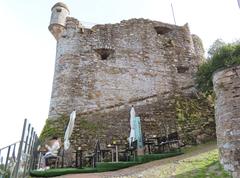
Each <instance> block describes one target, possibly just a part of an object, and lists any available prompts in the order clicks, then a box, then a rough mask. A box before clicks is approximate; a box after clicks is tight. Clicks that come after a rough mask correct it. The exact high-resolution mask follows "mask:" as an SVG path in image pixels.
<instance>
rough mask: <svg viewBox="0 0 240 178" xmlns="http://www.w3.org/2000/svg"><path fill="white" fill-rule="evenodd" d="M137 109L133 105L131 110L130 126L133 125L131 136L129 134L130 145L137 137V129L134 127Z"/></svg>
mask: <svg viewBox="0 0 240 178" xmlns="http://www.w3.org/2000/svg"><path fill="white" fill-rule="evenodd" d="M135 115H136V113H135V110H134V107H133V106H132V108H131V111H130V127H131V131H130V136H129V145H131V142H132V141H134V140H135V139H136V138H135V129H134V119H135Z"/></svg>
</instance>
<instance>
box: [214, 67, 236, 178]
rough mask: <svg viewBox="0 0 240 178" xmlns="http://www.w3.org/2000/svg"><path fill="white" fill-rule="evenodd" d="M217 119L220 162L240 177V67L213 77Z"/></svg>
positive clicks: (234, 175)
mask: <svg viewBox="0 0 240 178" xmlns="http://www.w3.org/2000/svg"><path fill="white" fill-rule="evenodd" d="M213 84H214V91H215V93H216V105H215V118H216V132H217V142H218V147H219V153H220V161H221V163H222V164H223V166H224V168H225V169H226V170H228V171H230V172H231V173H232V175H233V177H234V178H239V177H240V66H234V67H231V68H227V69H225V70H220V71H217V72H215V73H214V75H213Z"/></svg>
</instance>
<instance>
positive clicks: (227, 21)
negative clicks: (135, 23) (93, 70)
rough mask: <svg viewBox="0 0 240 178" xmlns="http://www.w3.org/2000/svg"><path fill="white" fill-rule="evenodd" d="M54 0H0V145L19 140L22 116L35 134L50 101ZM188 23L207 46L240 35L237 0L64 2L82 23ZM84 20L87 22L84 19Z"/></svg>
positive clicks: (54, 47)
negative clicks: (143, 20) (132, 20)
mask: <svg viewBox="0 0 240 178" xmlns="http://www.w3.org/2000/svg"><path fill="white" fill-rule="evenodd" d="M56 2H57V1H55V0H38V1H36V0H24V1H20V0H0V23H1V25H0V34H1V38H0V82H1V86H0V148H1V147H2V146H5V145H7V144H10V143H12V142H15V141H17V140H19V139H20V136H21V128H22V124H23V120H24V118H28V120H29V121H30V122H31V123H32V125H33V126H34V127H35V129H36V131H37V133H38V134H40V131H41V129H42V127H43V125H44V123H45V120H46V118H47V114H48V107H49V102H50V95H51V87H52V78H53V72H54V60H55V52H56V41H55V39H54V38H53V37H52V35H51V34H50V33H49V32H48V24H49V21H50V16H51V7H52V6H53V5H54V4H55V3H56ZM171 2H172V4H173V7H174V11H175V16H176V22H177V25H184V24H185V23H189V27H190V30H191V32H192V33H194V34H197V35H198V36H199V37H200V38H201V39H202V41H203V45H204V48H205V49H208V47H209V46H210V45H211V44H212V43H213V41H214V40H216V39H217V38H222V39H223V40H224V41H226V42H232V41H234V40H236V39H239V38H240V9H239V7H238V4H237V0H171V1H170V0H119V1H117V0H65V1H64V3H65V4H67V6H68V8H69V9H70V16H73V17H75V18H77V19H78V20H80V21H83V22H84V23H83V24H86V25H91V24H97V23H101V24H102V23H115V22H119V21H121V20H123V19H130V18H147V19H151V20H158V21H162V22H167V23H174V21H173V17H172V11H171ZM86 22H87V23H86Z"/></svg>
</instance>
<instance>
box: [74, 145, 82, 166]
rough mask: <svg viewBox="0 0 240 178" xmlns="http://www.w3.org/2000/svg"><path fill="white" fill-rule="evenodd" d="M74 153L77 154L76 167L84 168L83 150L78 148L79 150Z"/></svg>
mask: <svg viewBox="0 0 240 178" xmlns="http://www.w3.org/2000/svg"><path fill="white" fill-rule="evenodd" d="M73 153H75V154H76V156H75V167H76V168H82V153H83V150H82V149H81V148H80V147H78V149H77V150H76V151H74V152H73Z"/></svg>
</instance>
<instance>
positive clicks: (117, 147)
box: [116, 145, 118, 162]
mask: <svg viewBox="0 0 240 178" xmlns="http://www.w3.org/2000/svg"><path fill="white" fill-rule="evenodd" d="M116 162H118V146H117V145H116Z"/></svg>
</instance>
